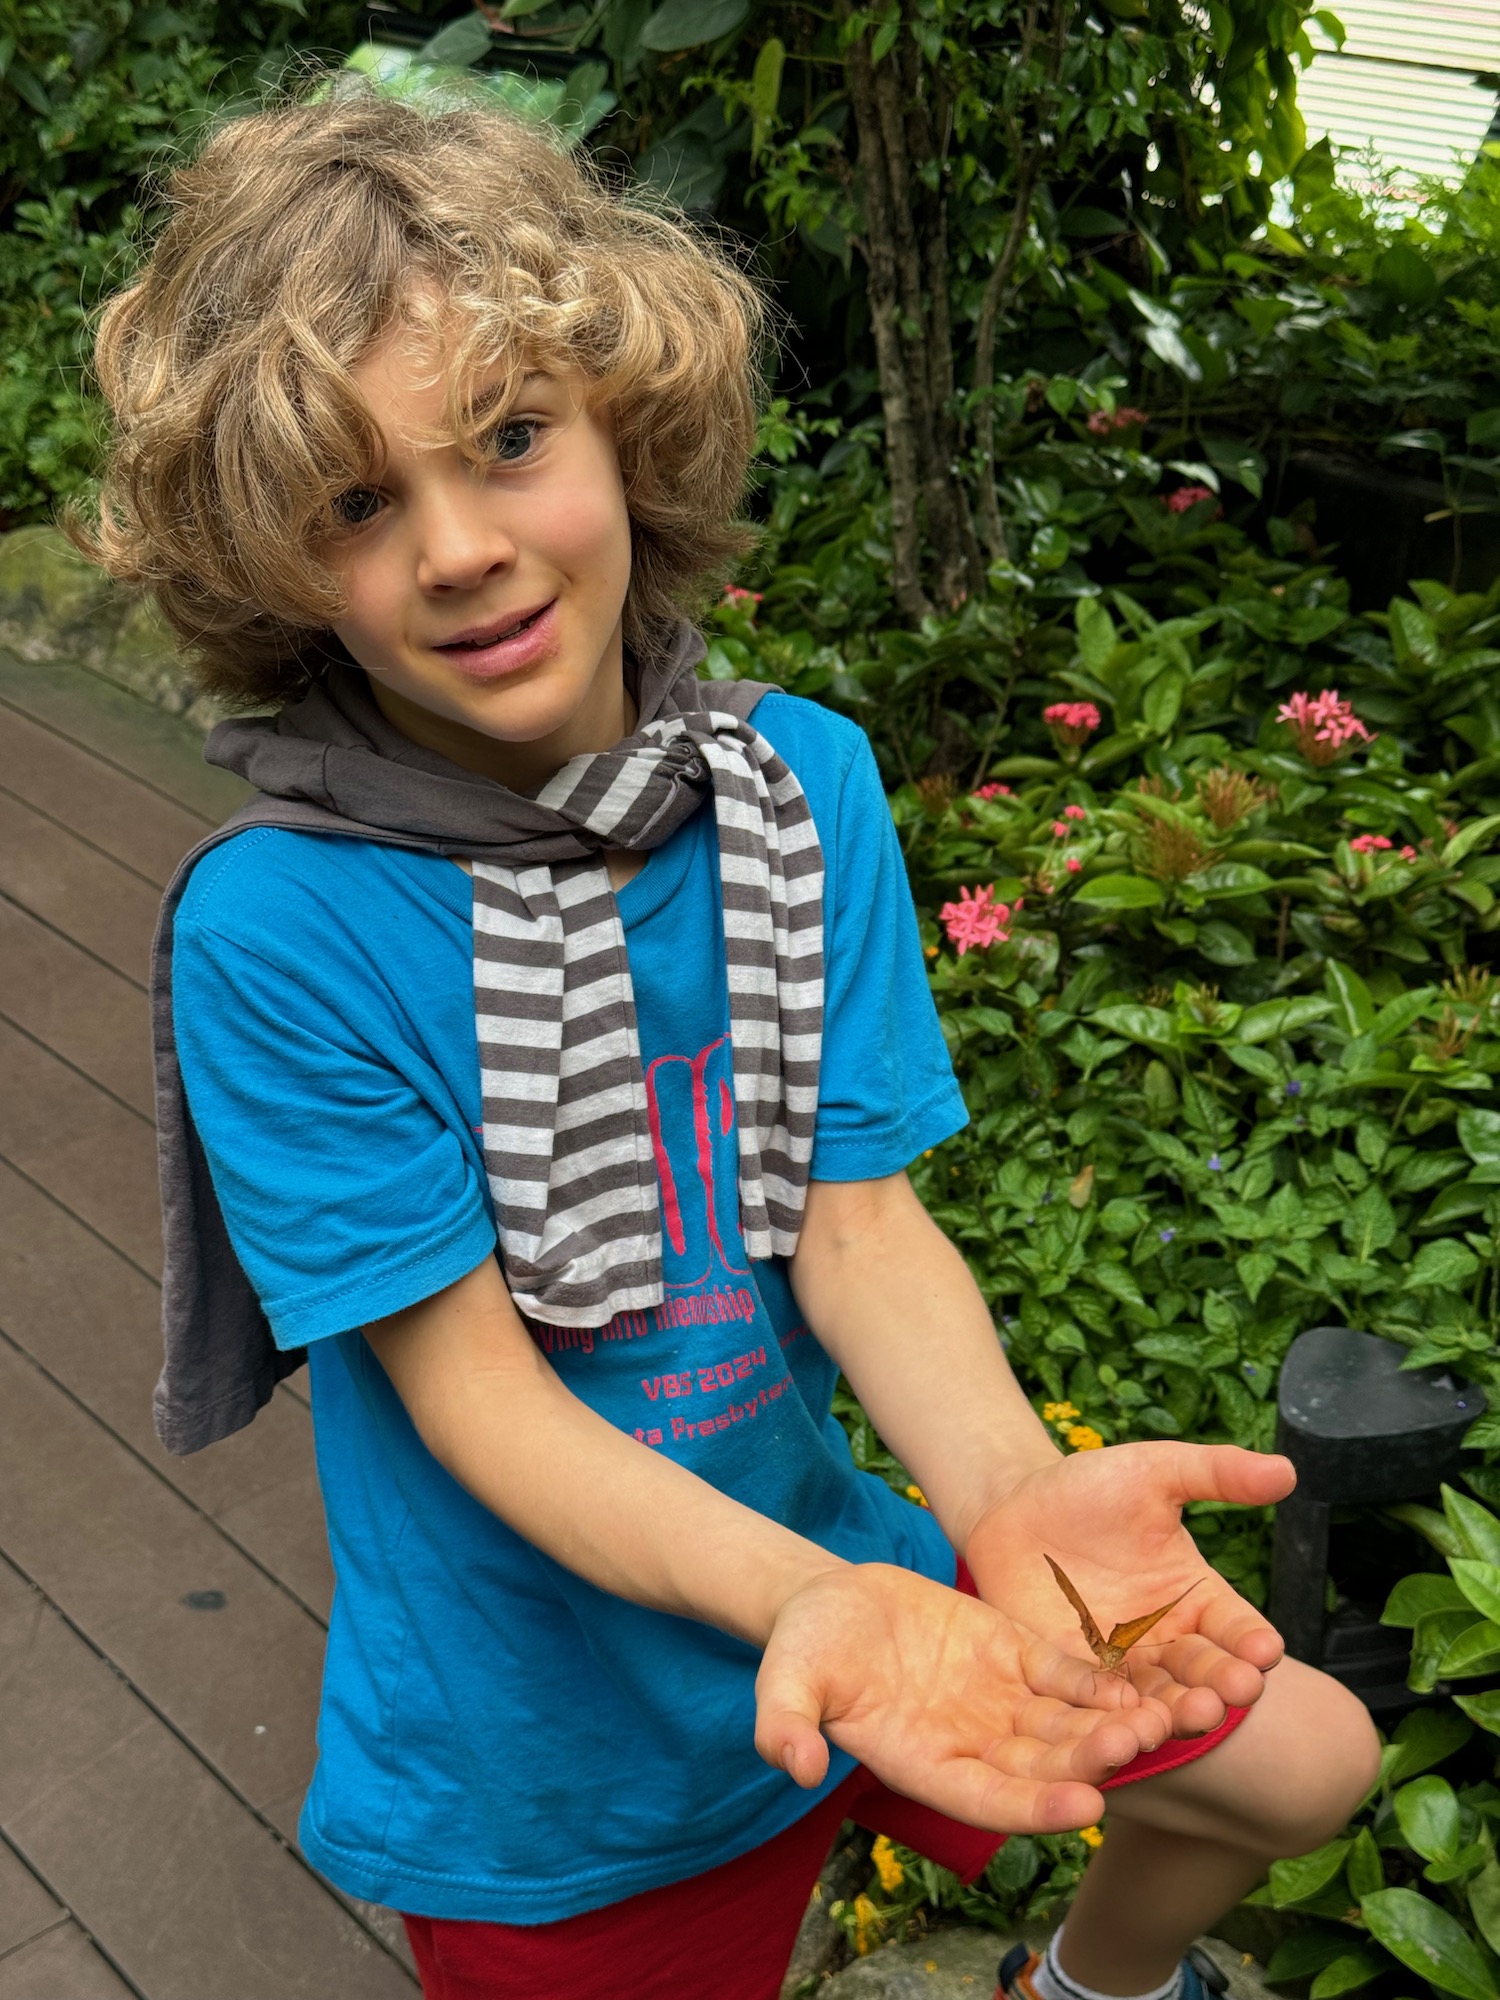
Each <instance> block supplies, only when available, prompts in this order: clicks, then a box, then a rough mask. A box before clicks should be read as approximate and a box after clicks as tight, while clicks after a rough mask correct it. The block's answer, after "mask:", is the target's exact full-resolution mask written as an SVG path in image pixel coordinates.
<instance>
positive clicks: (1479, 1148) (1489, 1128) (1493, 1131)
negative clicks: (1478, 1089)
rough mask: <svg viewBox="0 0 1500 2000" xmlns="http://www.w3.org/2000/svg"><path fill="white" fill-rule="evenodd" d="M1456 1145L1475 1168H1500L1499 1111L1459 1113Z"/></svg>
mask: <svg viewBox="0 0 1500 2000" xmlns="http://www.w3.org/2000/svg"><path fill="white" fill-rule="evenodd" d="M1458 1143H1459V1144H1460V1146H1462V1147H1463V1149H1464V1151H1465V1152H1466V1153H1467V1154H1468V1156H1469V1158H1470V1159H1471V1160H1472V1161H1473V1162H1474V1164H1475V1166H1477V1167H1492V1168H1500V1111H1460V1112H1459V1114H1458Z"/></svg>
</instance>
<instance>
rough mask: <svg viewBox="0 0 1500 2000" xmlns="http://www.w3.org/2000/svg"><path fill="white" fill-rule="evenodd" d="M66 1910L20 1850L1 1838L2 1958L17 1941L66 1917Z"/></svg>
mask: <svg viewBox="0 0 1500 2000" xmlns="http://www.w3.org/2000/svg"><path fill="white" fill-rule="evenodd" d="M67 1914H68V1913H67V1911H66V1910H64V1909H63V1908H62V1906H61V1905H60V1904H59V1903H58V1901H57V1899H56V1898H55V1897H54V1896H53V1895H52V1894H51V1893H50V1892H49V1890H48V1889H47V1887H46V1885H45V1884H44V1883H41V1882H39V1881H38V1880H37V1878H36V1877H35V1875H33V1874H32V1872H31V1870H30V1869H29V1868H28V1867H27V1866H26V1864H25V1862H24V1861H22V1859H21V1857H20V1856H19V1855H18V1854H14V1853H12V1851H11V1850H10V1848H8V1847H7V1846H6V1845H5V1843H4V1841H3V1840H0V1962H3V1960H4V1957H5V1954H6V1953H7V1952H10V1951H14V1950H15V1948H16V1946H17V1945H20V1944H30V1942H31V1940H32V1939H33V1938H36V1937H40V1936H41V1935H42V1933H43V1931H50V1930H52V1929H53V1928H54V1927H55V1926H56V1925H57V1924H60V1923H63V1922H65V1921H66V1919H67Z"/></svg>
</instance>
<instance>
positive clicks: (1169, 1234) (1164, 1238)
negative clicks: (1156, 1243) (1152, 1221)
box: [1156, 1229, 1177, 1243]
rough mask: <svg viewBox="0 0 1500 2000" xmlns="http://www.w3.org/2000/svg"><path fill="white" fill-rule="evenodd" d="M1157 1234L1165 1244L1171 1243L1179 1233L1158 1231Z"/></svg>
mask: <svg viewBox="0 0 1500 2000" xmlns="http://www.w3.org/2000/svg"><path fill="white" fill-rule="evenodd" d="M1156 1233H1157V1235H1158V1236H1159V1237H1160V1238H1161V1240H1162V1242H1163V1243H1170V1242H1171V1240H1172V1238H1173V1237H1174V1236H1175V1235H1176V1234H1177V1231H1176V1230H1175V1229H1158V1230H1157V1232H1156Z"/></svg>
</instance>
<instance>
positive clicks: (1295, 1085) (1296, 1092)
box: [1286, 1076, 1302, 1097]
mask: <svg viewBox="0 0 1500 2000" xmlns="http://www.w3.org/2000/svg"><path fill="white" fill-rule="evenodd" d="M1286 1094H1287V1096H1288V1097H1300V1096H1301V1095H1302V1083H1301V1080H1300V1078H1298V1077H1295V1076H1294V1077H1293V1078H1292V1080H1291V1082H1290V1083H1289V1084H1288V1085H1287V1087H1286Z"/></svg>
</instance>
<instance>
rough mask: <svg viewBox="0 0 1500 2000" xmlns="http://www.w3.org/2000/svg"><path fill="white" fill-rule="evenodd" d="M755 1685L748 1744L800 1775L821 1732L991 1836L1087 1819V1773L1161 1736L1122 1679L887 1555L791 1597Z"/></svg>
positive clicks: (819, 1753)
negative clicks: (883, 1560) (751, 1736)
mask: <svg viewBox="0 0 1500 2000" xmlns="http://www.w3.org/2000/svg"><path fill="white" fill-rule="evenodd" d="M755 1691H756V1702H757V1720H756V1731H755V1747H756V1749H757V1750H758V1751H759V1752H760V1754H761V1756H762V1757H764V1758H765V1760H766V1762H767V1763H768V1764H774V1765H776V1766H777V1767H778V1768H780V1769H783V1770H786V1771H788V1772H790V1774H791V1776H792V1777H793V1778H795V1779H796V1781H797V1783H798V1784H799V1785H806V1786H812V1785H816V1784H818V1783H820V1782H821V1780H822V1779H823V1777H824V1775H825V1774H826V1772H827V1769H828V1746H827V1744H826V1743H825V1742H824V1740H823V1737H824V1735H826V1736H827V1737H828V1738H829V1739H831V1741H833V1742H834V1743H836V1744H837V1745H838V1746H839V1748H840V1749H842V1750H847V1751H848V1752H849V1753H850V1755H851V1756H854V1757H857V1758H858V1759H859V1760H860V1762H861V1763H862V1764H864V1765H866V1766H867V1767H868V1768H869V1769H870V1770H871V1771H873V1772H874V1773H875V1775H876V1776H877V1777H878V1778H880V1779H881V1780H882V1781H883V1782H884V1783H885V1784H887V1785H889V1786H891V1787H892V1788H893V1789H894V1790H896V1791H899V1792H902V1793H904V1794H905V1795H906V1796H907V1797H908V1798H913V1799H917V1800H919V1801H920V1802H921V1803H922V1804H924V1805H929V1806H932V1807H934V1808H936V1810H937V1811H939V1812H943V1813H947V1814H949V1815H950V1816H951V1817H953V1818H955V1819H961V1820H964V1821H966V1822H967V1823H968V1824H969V1825H971V1826H982V1827H989V1828H992V1829H993V1830H995V1831H996V1832H1004V1833H1056V1832H1061V1831H1063V1830H1065V1829H1068V1828H1072V1827H1080V1826H1089V1825H1091V1824H1092V1823H1093V1822H1094V1821H1095V1820H1096V1819H1097V1818H1098V1817H1099V1815H1100V1813H1101V1812H1102V1811H1103V1809H1104V1801H1103V1800H1102V1798H1101V1797H1100V1795H1099V1793H1098V1792H1097V1791H1096V1790H1095V1789H1094V1787H1095V1786H1096V1785H1097V1784H1098V1783H1099V1781H1100V1780H1101V1779H1103V1778H1106V1777H1108V1776H1109V1774H1110V1773H1111V1772H1112V1771H1115V1770H1118V1769H1119V1767H1120V1766H1121V1765H1122V1764H1126V1763H1128V1762H1129V1761H1130V1759H1131V1758H1132V1757H1134V1756H1135V1754H1136V1752H1137V1751H1138V1750H1142V1749H1149V1748H1152V1747H1154V1746H1155V1745H1156V1744H1157V1743H1160V1742H1161V1741H1163V1740H1164V1739H1165V1737H1166V1736H1167V1734H1168V1733H1169V1731H1168V1724H1167V1717H1166V1712H1165V1710H1164V1709H1163V1708H1162V1707H1161V1706H1160V1705H1159V1704H1157V1703H1155V1702H1150V1701H1145V1702H1143V1701H1142V1700H1141V1698H1140V1696H1139V1694H1138V1693H1137V1691H1136V1690H1135V1689H1134V1688H1132V1687H1130V1686H1128V1685H1126V1683H1124V1682H1123V1681H1121V1680H1119V1679H1117V1678H1111V1677H1109V1676H1106V1675H1102V1674H1096V1673H1093V1672H1091V1671H1090V1669H1089V1668H1088V1667H1087V1666H1086V1665H1085V1664H1084V1663H1083V1662H1082V1661H1081V1660H1078V1659H1076V1658H1070V1657H1069V1656H1068V1655H1067V1654H1065V1653H1063V1652H1062V1651H1060V1650H1059V1649H1058V1648H1056V1647H1055V1646H1053V1645H1051V1644H1049V1643H1048V1642H1047V1641H1046V1640H1044V1639H1039V1638H1037V1637H1036V1635H1035V1634H1034V1633H1031V1632H1027V1631H1024V1630H1022V1629H1021V1628H1020V1627H1018V1626H1017V1625H1015V1624H1014V1623H1012V1621H1011V1620H1010V1619H1009V1618H1008V1617H1006V1616H1004V1615H1003V1614H1002V1613H1000V1612H998V1611H996V1610H994V1609H992V1608H991V1607H990V1606H989V1605H986V1604H981V1603H980V1602H979V1601H978V1599H976V1598H973V1597H967V1596H964V1595H962V1594H961V1593H960V1592H958V1591H956V1590H951V1589H949V1588H947V1587H946V1586H944V1585H942V1584H936V1583H932V1582H930V1581H929V1580H928V1579H927V1578H925V1577H921V1576H913V1575H912V1574H911V1573H910V1572H909V1571H907V1570H903V1569H897V1568H894V1567H891V1566H888V1565H886V1564H884V1563H862V1564H858V1565H853V1566H848V1567H842V1568H838V1569H831V1570H827V1571H825V1572H823V1573H822V1574H821V1575H819V1576H816V1577H814V1578H813V1580H812V1581H811V1582H810V1583H807V1584H804V1585H802V1586H801V1588H800V1589H798V1590H796V1591H795V1592H793V1594H792V1596H791V1597H789V1598H788V1599H787V1601H786V1603H785V1604H784V1605H783V1606H782V1608H781V1610H780V1612H779V1614H778V1615H777V1618H776V1622H775V1625H774V1627H773V1629H772V1633H771V1638H770V1641H769V1643H768V1644H767V1646H766V1650H765V1658H764V1660H763V1662H762V1664H761V1669H760V1673H759V1675H758V1676H757V1679H756V1684H755Z"/></svg>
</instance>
